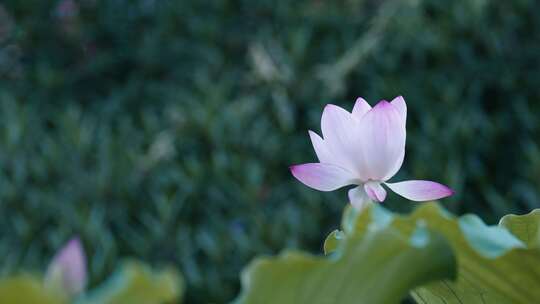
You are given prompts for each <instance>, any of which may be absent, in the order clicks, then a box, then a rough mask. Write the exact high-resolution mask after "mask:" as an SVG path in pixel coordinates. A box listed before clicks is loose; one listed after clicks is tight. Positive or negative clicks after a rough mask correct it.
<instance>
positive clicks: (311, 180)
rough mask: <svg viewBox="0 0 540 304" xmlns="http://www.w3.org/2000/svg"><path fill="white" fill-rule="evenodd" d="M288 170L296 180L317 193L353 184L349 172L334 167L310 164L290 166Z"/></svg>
mask: <svg viewBox="0 0 540 304" xmlns="http://www.w3.org/2000/svg"><path fill="white" fill-rule="evenodd" d="M290 169H291V173H292V175H293V176H294V177H296V179H298V180H299V181H301V182H302V183H304V184H305V185H306V186H308V187H311V188H313V189H317V190H319V191H333V190H336V189H339V188H341V187H343V186H347V185H351V184H354V183H355V178H354V175H353V174H352V173H351V172H349V171H348V170H345V169H343V168H341V167H338V166H335V165H330V164H321V163H310V164H302V165H296V166H291V167H290Z"/></svg>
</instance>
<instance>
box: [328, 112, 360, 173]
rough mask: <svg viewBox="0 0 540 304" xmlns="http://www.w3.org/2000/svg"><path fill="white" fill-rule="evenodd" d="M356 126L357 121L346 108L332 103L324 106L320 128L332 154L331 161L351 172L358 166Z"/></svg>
mask: <svg viewBox="0 0 540 304" xmlns="http://www.w3.org/2000/svg"><path fill="white" fill-rule="evenodd" d="M357 126H358V122H357V121H356V120H355V119H353V117H352V115H351V113H349V112H347V111H346V110H344V109H342V108H340V107H338V106H336V105H332V104H329V105H326V107H325V108H324V111H323V114H322V118H321V129H322V134H323V138H324V142H325V144H326V147H327V148H328V150H329V151H330V153H331V154H332V157H333V163H334V164H335V165H338V166H341V167H343V168H347V169H348V170H350V171H351V172H354V171H355V170H356V169H357V168H358V163H357V158H358V149H359V147H358V145H355V141H356V138H357V134H356V128H357Z"/></svg>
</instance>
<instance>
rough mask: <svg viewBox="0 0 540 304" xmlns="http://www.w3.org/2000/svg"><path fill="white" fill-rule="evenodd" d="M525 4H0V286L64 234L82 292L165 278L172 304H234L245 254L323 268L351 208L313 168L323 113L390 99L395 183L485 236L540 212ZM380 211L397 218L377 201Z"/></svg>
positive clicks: (533, 47)
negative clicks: (179, 290)
mask: <svg viewBox="0 0 540 304" xmlns="http://www.w3.org/2000/svg"><path fill="white" fill-rule="evenodd" d="M538 11H540V2H539V1H536V0H514V1H495V0H493V1H490V0H458V1H438V0H413V1H409V0H407V1H389V0H386V1H385V0H371V1H367V0H343V1H322V0H283V1H271V0H260V1H251V0H234V1H233V0H231V1H225V0H214V1H211V0H200V1H199V0H198V1H172V0H130V1H128V0H111V1H98V0H59V1H43V0H28V1H19V0H2V1H1V2H0V231H1V232H0V257H2V258H1V259H0V260H1V261H0V273H1V274H10V273H13V272H16V271H20V270H21V269H28V270H34V271H40V270H43V269H44V268H45V266H46V263H47V262H48V260H49V259H50V257H51V255H52V254H53V252H54V251H55V250H56V249H57V248H58V247H59V246H61V244H63V243H64V242H65V241H66V240H67V239H68V238H69V237H70V236H72V235H74V234H78V235H80V237H81V238H82V240H83V242H84V244H85V248H86V250H87V251H88V255H89V262H90V272H91V284H95V283H97V282H99V281H100V280H101V279H103V278H104V277H105V276H106V275H108V274H109V273H110V271H111V270H112V269H113V267H114V265H115V264H116V263H117V261H118V260H119V259H122V258H124V257H137V258H141V259H144V260H145V261H147V262H149V263H151V264H153V265H161V264H168V263H173V264H174V265H176V266H177V267H178V268H179V269H180V270H181V271H182V273H183V274H184V276H185V278H186V280H187V284H188V286H187V302H188V303H210V302H215V303H223V302H226V301H229V300H231V299H233V298H234V297H235V295H236V294H237V292H238V288H239V273H240V271H241V269H242V268H243V267H244V266H245V265H246V264H247V263H248V262H249V261H250V259H252V258H253V257H254V256H255V255H260V254H274V253H277V252H279V251H280V250H281V249H283V248H286V247H288V248H300V249H305V250H309V251H311V252H314V253H320V252H321V244H322V241H323V239H324V237H325V235H326V234H327V233H328V232H329V231H331V230H332V229H334V228H336V227H337V225H338V223H339V219H340V213H341V211H342V209H343V207H344V206H345V204H346V203H347V201H346V190H342V191H337V192H334V193H321V192H317V191H314V190H311V189H309V188H307V187H305V186H303V185H302V184H300V183H298V182H297V181H296V180H294V179H293V178H292V177H291V175H290V173H289V171H288V166H289V165H290V164H294V163H301V162H309V161H314V160H315V159H316V158H315V155H314V153H313V151H312V148H311V146H310V142H309V137H308V135H307V130H308V129H313V130H316V131H319V123H320V115H321V112H322V109H323V107H324V105H325V104H327V103H335V104H338V105H340V106H343V107H345V108H348V109H351V108H352V105H353V102H354V100H355V98H356V97H357V96H363V97H365V98H366V99H367V100H369V101H370V102H371V103H372V104H374V103H375V102H376V101H378V100H379V99H391V98H393V97H395V96H397V95H403V96H404V97H405V99H406V101H407V103H408V107H409V117H408V122H407V127H408V142H407V155H406V159H405V164H404V167H403V169H402V170H401V172H400V173H399V175H398V176H397V178H396V180H399V179H402V178H403V179H404V178H422V179H432V180H436V181H440V182H443V183H445V184H448V185H450V186H451V187H452V188H454V189H455V190H456V195H455V196H454V197H452V198H450V199H446V200H444V201H443V204H444V206H446V207H447V208H448V209H450V210H451V211H453V212H455V213H458V214H461V213H464V212H475V213H478V214H479V215H480V216H481V217H482V218H484V219H485V220H486V221H488V222H490V223H496V222H497V220H498V218H499V217H500V216H501V215H503V214H506V213H511V212H512V213H515V212H518V213H519V212H526V211H527V210H530V209H532V208H535V207H540V198H539V195H540V190H539V185H540V133H539V128H540V126H539V123H540V100H539V99H540V18H538ZM386 204H387V206H389V208H391V209H393V210H397V211H406V210H407V209H410V208H411V207H412V206H414V204H413V203H410V202H407V201H405V200H403V199H400V198H399V197H398V196H397V195H393V194H392V195H390V196H389V199H388V203H386Z"/></svg>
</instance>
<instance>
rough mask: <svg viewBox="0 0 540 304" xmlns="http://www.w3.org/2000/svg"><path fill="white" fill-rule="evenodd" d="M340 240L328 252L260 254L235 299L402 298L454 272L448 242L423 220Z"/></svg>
mask: <svg viewBox="0 0 540 304" xmlns="http://www.w3.org/2000/svg"><path fill="white" fill-rule="evenodd" d="M333 236H334V237H335V236H336V234H335V233H334V234H333ZM337 237H338V238H339V233H338V234H337ZM339 243H340V244H339V248H338V249H337V250H335V252H334V254H332V255H330V256H327V257H323V256H314V255H310V254H307V253H302V252H297V251H286V252H284V253H282V254H281V255H279V256H278V257H265V258H257V259H255V260H254V261H253V262H252V263H251V264H250V265H249V266H248V267H247V269H246V270H245V271H244V272H243V273H242V278H241V280H242V293H241V294H240V296H239V298H238V299H237V300H236V302H235V303H237V304H263V303H280V304H289V303H291V304H293V303H294V304H303V303H305V304H330V303H332V304H333V303H340V304H349V303H350V304H352V303H382V304H385V303H399V301H400V300H401V299H402V298H403V297H405V296H406V295H407V293H408V291H409V290H410V289H411V288H414V287H416V286H420V285H422V284H425V283H427V282H431V281H434V280H441V279H445V278H446V279H448V278H453V277H454V276H455V268H456V264H455V263H456V261H455V258H454V256H453V253H452V250H451V248H450V247H449V244H448V243H447V241H445V240H444V238H443V237H442V236H440V235H439V234H437V233H433V232H432V231H430V230H428V229H426V228H425V227H422V226H418V227H416V228H415V229H413V230H411V232H410V233H409V232H407V233H403V232H401V231H399V230H398V229H395V228H392V227H385V228H382V229H369V231H367V232H366V233H365V234H353V235H351V236H348V237H347V238H346V239H343V240H342V241H340V242H339Z"/></svg>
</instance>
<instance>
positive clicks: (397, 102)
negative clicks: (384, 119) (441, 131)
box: [390, 96, 407, 124]
mask: <svg viewBox="0 0 540 304" xmlns="http://www.w3.org/2000/svg"><path fill="white" fill-rule="evenodd" d="M390 103H391V104H392V105H393V106H394V108H396V110H398V112H399V115H400V116H401V119H402V120H403V124H405V123H406V122H407V104H406V103H405V99H403V96H398V97H396V98H394V99H393V100H392V101H391V102H390Z"/></svg>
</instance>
